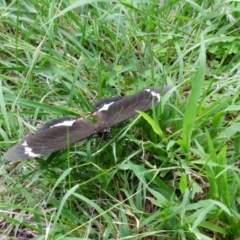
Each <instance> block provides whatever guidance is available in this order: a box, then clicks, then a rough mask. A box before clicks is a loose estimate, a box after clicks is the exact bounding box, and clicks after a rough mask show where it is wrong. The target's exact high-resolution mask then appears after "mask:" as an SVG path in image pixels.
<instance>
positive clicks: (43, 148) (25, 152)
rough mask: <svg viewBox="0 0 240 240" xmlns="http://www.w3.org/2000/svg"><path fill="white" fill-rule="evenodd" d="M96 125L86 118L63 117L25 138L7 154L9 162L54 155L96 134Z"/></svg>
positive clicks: (6, 157)
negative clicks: (49, 154) (48, 154)
mask: <svg viewBox="0 0 240 240" xmlns="http://www.w3.org/2000/svg"><path fill="white" fill-rule="evenodd" d="M95 133H96V132H95V130H94V125H93V124H92V123H90V122H88V121H86V120H85V119H84V118H81V117H79V118H71V117H63V118H60V119H56V120H53V121H52V122H49V123H46V124H44V125H43V127H42V128H40V129H38V130H36V132H34V133H31V134H29V135H27V136H26V137H24V138H23V139H22V140H21V141H20V142H19V143H17V144H16V145H14V146H13V147H12V148H10V149H9V150H8V152H7V153H5V155H4V158H5V159H7V160H9V161H14V160H20V159H29V158H33V157H38V156H41V155H43V154H47V153H52V152H55V151H58V150H61V149H64V148H66V147H67V145H68V144H74V143H76V142H79V141H81V140H83V139H85V138H88V137H90V136H92V135H93V134H95Z"/></svg>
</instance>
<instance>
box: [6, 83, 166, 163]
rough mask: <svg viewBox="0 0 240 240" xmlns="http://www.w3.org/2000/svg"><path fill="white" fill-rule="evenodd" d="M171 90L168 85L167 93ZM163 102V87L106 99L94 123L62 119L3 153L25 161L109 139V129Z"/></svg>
mask: <svg viewBox="0 0 240 240" xmlns="http://www.w3.org/2000/svg"><path fill="white" fill-rule="evenodd" d="M169 89H170V87H168V86H165V87H163V89H162V93H163V94H165V93H166V92H167V91H168V90H169ZM160 99H161V95H160V88H155V87H147V88H144V89H142V90H141V91H140V92H138V93H136V94H133V95H126V96H124V97H118V96H117V97H112V98H104V99H102V100H100V101H98V102H97V103H96V104H95V105H94V107H93V111H92V113H91V114H92V116H95V117H96V118H97V122H96V123H91V122H89V121H87V120H86V119H85V118H83V117H77V118H72V117H62V118H59V119H55V120H53V121H51V122H49V123H46V124H44V125H43V127H42V128H39V129H37V130H36V131H35V132H34V133H30V134H29V135H27V136H26V137H24V138H23V139H22V140H21V141H20V142H19V143H17V144H16V145H14V146H13V147H11V148H10V149H9V150H8V152H6V153H5V154H4V156H3V157H4V158H5V159H6V160H9V161H15V160H24V159H29V158H34V157H39V156H41V155H43V154H47V153H52V152H55V151H58V150H61V149H64V148H66V147H67V145H68V144H74V143H77V142H79V141H82V140H84V139H86V138H89V137H91V136H93V135H95V134H98V135H99V136H100V137H101V138H103V139H106V138H107V135H108V134H109V132H110V128H111V127H112V126H114V125H116V124H118V123H121V122H123V121H125V120H127V119H129V118H131V117H133V116H135V115H137V112H136V110H139V111H146V110H148V109H150V108H151V107H152V106H153V105H156V104H157V103H158V102H159V101H160Z"/></svg>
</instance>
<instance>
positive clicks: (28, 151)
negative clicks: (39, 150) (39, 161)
mask: <svg viewBox="0 0 240 240" xmlns="http://www.w3.org/2000/svg"><path fill="white" fill-rule="evenodd" d="M24 154H27V155H28V156H29V157H39V156H40V155H41V154H36V153H34V152H33V151H32V148H30V147H25V148H24Z"/></svg>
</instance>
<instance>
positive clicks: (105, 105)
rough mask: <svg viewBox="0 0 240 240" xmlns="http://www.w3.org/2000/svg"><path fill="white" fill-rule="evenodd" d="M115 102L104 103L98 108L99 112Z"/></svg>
mask: <svg viewBox="0 0 240 240" xmlns="http://www.w3.org/2000/svg"><path fill="white" fill-rule="evenodd" d="M113 103H114V102H111V103H108V104H104V105H103V107H101V108H100V109H98V112H101V111H107V110H108V108H109V106H110V105H112V104H113Z"/></svg>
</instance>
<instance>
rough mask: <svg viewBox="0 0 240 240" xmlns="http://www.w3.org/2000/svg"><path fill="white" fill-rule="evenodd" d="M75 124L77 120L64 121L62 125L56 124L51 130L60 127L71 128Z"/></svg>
mask: <svg viewBox="0 0 240 240" xmlns="http://www.w3.org/2000/svg"><path fill="white" fill-rule="evenodd" d="M75 122H76V120H68V121H64V122H61V123H56V124H54V125H52V126H51V127H50V128H52V127H59V126H66V127H71V126H72V125H73V124H74V123H75Z"/></svg>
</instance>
